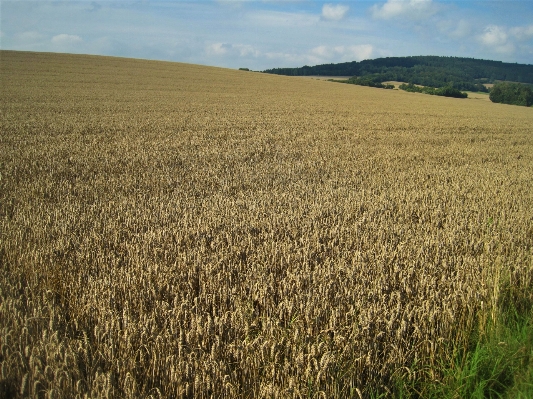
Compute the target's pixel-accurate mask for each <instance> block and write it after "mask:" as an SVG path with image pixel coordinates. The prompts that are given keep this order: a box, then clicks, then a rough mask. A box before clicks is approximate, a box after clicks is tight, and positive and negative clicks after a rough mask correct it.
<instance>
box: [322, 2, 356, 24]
mask: <svg viewBox="0 0 533 399" xmlns="http://www.w3.org/2000/svg"><path fill="white" fill-rule="evenodd" d="M349 9H350V7H348V6H343V5H341V4H337V5H333V4H324V6H323V7H322V18H324V19H327V20H332V21H339V20H341V19H343V18H344V17H345V16H346V13H348V10H349Z"/></svg>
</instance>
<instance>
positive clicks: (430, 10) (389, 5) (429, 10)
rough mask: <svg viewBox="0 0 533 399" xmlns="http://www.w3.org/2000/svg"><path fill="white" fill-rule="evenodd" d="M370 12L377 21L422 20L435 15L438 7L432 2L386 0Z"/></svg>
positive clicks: (425, 0)
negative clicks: (394, 19)
mask: <svg viewBox="0 0 533 399" xmlns="http://www.w3.org/2000/svg"><path fill="white" fill-rule="evenodd" d="M371 10H372V15H373V16H374V18H377V19H393V18H397V17H406V18H409V19H422V18H426V17H429V16H431V15H433V14H435V13H436V12H437V11H438V6H437V5H436V4H435V3H433V2H432V0H387V2H386V3H385V4H383V5H382V6H381V7H380V6H378V5H377V4H375V5H374V6H373V7H372V9H371Z"/></svg>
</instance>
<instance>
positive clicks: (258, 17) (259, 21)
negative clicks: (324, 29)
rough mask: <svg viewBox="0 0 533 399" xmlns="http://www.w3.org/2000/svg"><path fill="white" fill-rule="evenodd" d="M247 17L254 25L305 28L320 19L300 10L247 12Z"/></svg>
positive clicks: (276, 27)
mask: <svg viewBox="0 0 533 399" xmlns="http://www.w3.org/2000/svg"><path fill="white" fill-rule="evenodd" d="M247 18H248V19H249V22H250V23H251V24H253V26H255V27H270V28H275V29H283V28H305V27H310V26H314V25H316V24H317V22H319V21H320V18H319V17H318V16H317V15H313V14H309V13H302V12H284V11H256V12H252V13H249V14H248V16H247Z"/></svg>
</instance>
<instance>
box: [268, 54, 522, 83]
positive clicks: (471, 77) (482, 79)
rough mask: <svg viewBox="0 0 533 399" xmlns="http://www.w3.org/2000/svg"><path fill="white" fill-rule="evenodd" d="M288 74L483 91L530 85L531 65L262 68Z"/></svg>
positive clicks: (397, 60) (410, 61)
mask: <svg viewBox="0 0 533 399" xmlns="http://www.w3.org/2000/svg"><path fill="white" fill-rule="evenodd" d="M263 72H265V73H272V74H278V75H288V76H313V75H315V76H316V75H322V76H358V77H362V76H369V75H371V77H372V79H373V80H374V81H381V82H385V81H399V82H410V83H414V84H419V85H423V86H432V87H442V86H453V87H455V88H457V89H460V90H473V91H476V90H483V86H482V84H484V83H494V82H496V81H511V82H520V83H528V84H533V65H526V64H511V63H506V62H501V61H489V60H478V59H474V58H461V57H439V56H416V57H387V58H376V59H374V60H364V61H361V62H357V61H352V62H343V63H340V64H322V65H316V66H307V65H306V66H303V67H300V68H274V69H267V70H265V71H263Z"/></svg>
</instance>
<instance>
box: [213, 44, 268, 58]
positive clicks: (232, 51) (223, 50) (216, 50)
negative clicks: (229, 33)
mask: <svg viewBox="0 0 533 399" xmlns="http://www.w3.org/2000/svg"><path fill="white" fill-rule="evenodd" d="M206 53H207V54H208V55H211V56H231V57H259V56H260V55H261V53H260V52H259V51H258V50H257V49H255V48H254V47H253V46H250V45H248V44H229V43H213V44H210V45H208V46H207V47H206Z"/></svg>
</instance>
